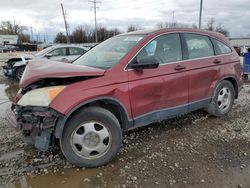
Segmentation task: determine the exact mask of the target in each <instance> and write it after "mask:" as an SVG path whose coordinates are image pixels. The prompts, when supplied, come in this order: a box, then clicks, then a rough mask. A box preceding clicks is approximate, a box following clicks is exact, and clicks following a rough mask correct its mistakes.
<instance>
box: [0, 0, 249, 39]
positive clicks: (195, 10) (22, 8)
mask: <svg viewBox="0 0 250 188" xmlns="http://www.w3.org/2000/svg"><path fill="white" fill-rule="evenodd" d="M60 3H63V5H64V8H65V10H66V11H67V20H68V23H69V26H70V30H73V29H74V27H76V26H77V25H84V24H90V25H94V12H93V9H91V6H92V4H91V3H89V2H88V0H39V1H38V0H0V21H7V20H10V21H12V22H14V21H13V20H14V19H15V21H16V23H18V24H21V25H26V26H29V27H33V31H34V34H36V33H38V32H39V33H40V35H41V36H43V35H45V34H46V33H47V35H49V37H50V38H51V37H52V36H54V35H55V34H56V33H57V32H59V31H62V32H64V24H63V18H62V12H61V7H60ZM199 3H200V0H119V1H118V0H102V2H101V4H98V6H99V7H100V8H99V9H98V10H97V21H98V23H99V24H102V25H103V26H106V27H108V28H119V29H120V30H121V31H125V30H126V29H127V27H128V25H130V24H134V25H138V26H140V27H141V28H143V29H148V28H154V27H155V26H156V24H157V23H160V22H172V20H173V11H174V12H175V14H174V15H175V16H174V21H175V22H181V23H185V24H190V25H192V24H196V25H198V17H199ZM249 8H250V2H249V0H203V20H202V24H203V26H205V25H206V23H207V21H208V20H209V19H211V18H215V20H216V22H219V23H221V24H222V25H223V26H224V27H225V28H226V29H227V30H229V32H230V35H231V36H246V35H248V34H250V21H249V18H250V10H249ZM13 18H14V19H13Z"/></svg>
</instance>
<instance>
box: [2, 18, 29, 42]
mask: <svg viewBox="0 0 250 188" xmlns="http://www.w3.org/2000/svg"><path fill="white" fill-rule="evenodd" d="M27 31H28V27H27V26H22V25H19V24H12V23H11V22H10V21H2V22H1V24H0V35H17V36H18V41H19V43H28V42H30V35H29V34H27V33H26V32H27Z"/></svg>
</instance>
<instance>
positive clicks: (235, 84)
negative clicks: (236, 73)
mask: <svg viewBox="0 0 250 188" xmlns="http://www.w3.org/2000/svg"><path fill="white" fill-rule="evenodd" d="M223 80H227V81H229V82H230V83H231V84H232V85H233V87H234V92H235V96H234V97H235V99H237V98H238V94H239V88H238V82H237V81H236V78H234V77H232V76H230V77H226V78H224V79H223Z"/></svg>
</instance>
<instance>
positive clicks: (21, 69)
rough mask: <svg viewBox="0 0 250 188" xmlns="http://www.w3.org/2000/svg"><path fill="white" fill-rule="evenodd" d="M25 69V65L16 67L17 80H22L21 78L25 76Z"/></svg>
mask: <svg viewBox="0 0 250 188" xmlns="http://www.w3.org/2000/svg"><path fill="white" fill-rule="evenodd" d="M24 69H25V67H19V68H17V69H16V74H15V77H16V79H17V80H21V78H22V76H23V72H24Z"/></svg>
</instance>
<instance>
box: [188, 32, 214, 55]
mask: <svg viewBox="0 0 250 188" xmlns="http://www.w3.org/2000/svg"><path fill="white" fill-rule="evenodd" d="M184 35H185V38H186V42H187V48H188V55H189V58H190V59H193V58H201V57H209V56H213V55H214V49H213V45H212V43H211V41H210V39H209V38H208V37H207V36H204V35H198V34H184Z"/></svg>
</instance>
